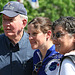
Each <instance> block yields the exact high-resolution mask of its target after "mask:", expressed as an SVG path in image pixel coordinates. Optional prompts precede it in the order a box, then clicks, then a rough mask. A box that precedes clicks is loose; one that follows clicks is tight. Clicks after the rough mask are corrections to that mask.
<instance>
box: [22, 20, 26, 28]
mask: <svg viewBox="0 0 75 75" xmlns="http://www.w3.org/2000/svg"><path fill="white" fill-rule="evenodd" d="M22 21H23V25H24V27H25V26H26V24H27V20H26V19H23V20H22Z"/></svg>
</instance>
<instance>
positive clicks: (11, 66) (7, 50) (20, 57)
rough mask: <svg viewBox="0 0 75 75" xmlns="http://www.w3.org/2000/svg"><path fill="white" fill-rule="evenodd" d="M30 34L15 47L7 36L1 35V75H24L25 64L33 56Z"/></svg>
mask: <svg viewBox="0 0 75 75" xmlns="http://www.w3.org/2000/svg"><path fill="white" fill-rule="evenodd" d="M28 38H29V37H28V34H27V33H25V32H24V35H23V37H22V39H21V40H20V41H19V42H18V43H17V44H16V45H15V46H14V45H13V44H12V43H11V41H10V40H9V39H8V37H7V36H5V34H2V35H0V75H24V70H23V63H24V62H25V61H27V60H28V59H30V58H31V57H32V56H33V50H32V48H31V45H30V42H29V39H28Z"/></svg>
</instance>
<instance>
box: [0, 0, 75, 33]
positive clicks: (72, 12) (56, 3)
mask: <svg viewBox="0 0 75 75" xmlns="http://www.w3.org/2000/svg"><path fill="white" fill-rule="evenodd" d="M8 1H9V0H3V1H2V0H0V11H1V10H2V8H3V6H4V5H5V4H6V3H7V2H8ZM14 1H16V0H14ZM38 1H39V8H38V9H33V8H32V7H31V5H30V4H29V2H28V1H27V0H24V6H25V7H26V10H27V13H28V22H29V21H30V20H31V19H33V18H35V17H37V16H45V17H49V18H50V19H51V21H55V20H56V19H58V18H59V17H60V16H73V17H75V6H74V5H75V0H38ZM1 21H2V19H1V16H0V33H1V32H3V27H2V23H1ZM25 29H26V30H27V27H26V28H25Z"/></svg>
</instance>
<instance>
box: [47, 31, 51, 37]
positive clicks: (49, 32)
mask: <svg viewBox="0 0 75 75" xmlns="http://www.w3.org/2000/svg"><path fill="white" fill-rule="evenodd" d="M51 35H52V32H51V30H48V32H47V37H48V38H50V37H51Z"/></svg>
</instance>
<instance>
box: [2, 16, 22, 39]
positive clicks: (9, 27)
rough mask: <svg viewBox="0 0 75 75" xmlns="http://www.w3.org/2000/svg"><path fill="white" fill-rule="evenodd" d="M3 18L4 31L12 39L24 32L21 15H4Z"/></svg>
mask: <svg viewBox="0 0 75 75" xmlns="http://www.w3.org/2000/svg"><path fill="white" fill-rule="evenodd" d="M2 19H3V20H2V24H3V29H4V33H5V35H6V36H8V37H9V38H10V39H11V38H15V37H16V36H17V35H19V34H20V32H22V29H23V22H22V20H21V18H20V15H18V16H16V17H13V18H11V17H8V16H6V15H3V17H2Z"/></svg>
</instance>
